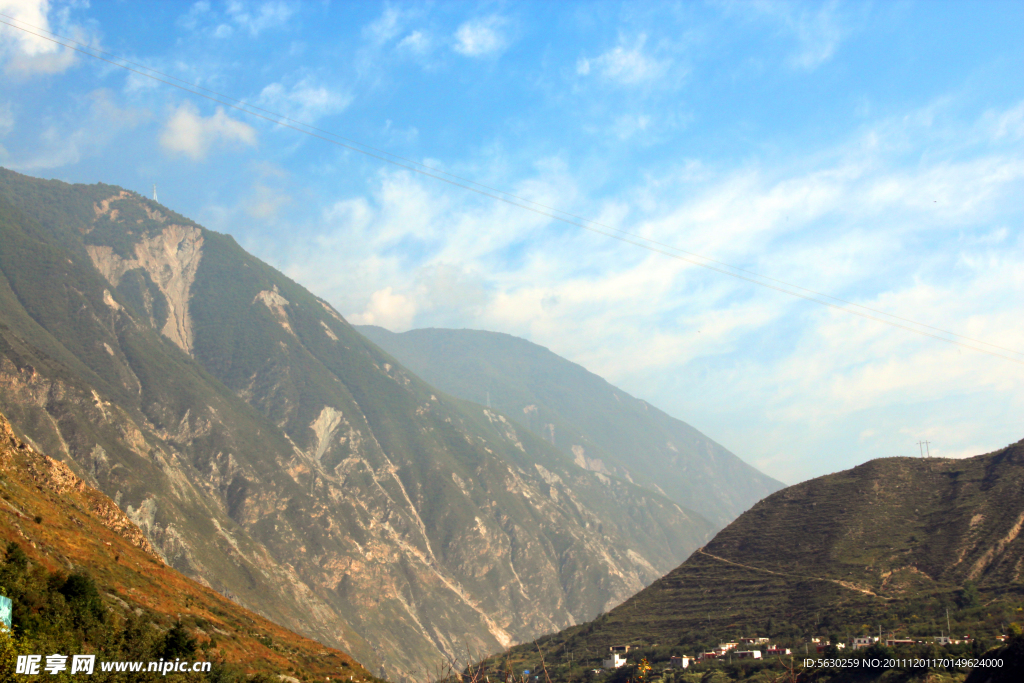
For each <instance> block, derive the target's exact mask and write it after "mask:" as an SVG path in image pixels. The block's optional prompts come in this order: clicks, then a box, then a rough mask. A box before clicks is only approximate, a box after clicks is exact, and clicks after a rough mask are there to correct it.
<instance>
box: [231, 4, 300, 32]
mask: <svg viewBox="0 0 1024 683" xmlns="http://www.w3.org/2000/svg"><path fill="white" fill-rule="evenodd" d="M227 14H228V16H229V17H231V19H232V21H234V22H235V24H236V25H238V27H239V28H242V29H244V30H246V31H248V32H249V35H251V36H258V35H259V34H260V33H262V32H263V31H265V30H267V29H270V28H280V27H281V26H284V25H285V24H286V23H288V20H289V19H290V18H291V17H292V15H293V14H295V10H294V9H293V8H292V7H291V5H289V4H288V3H286V2H281V1H280V0H277V1H270V2H262V3H259V5H258V6H256V7H253V5H252V3H245V2H240V0H232V1H231V2H229V3H228V7H227ZM218 30H219V29H218Z"/></svg>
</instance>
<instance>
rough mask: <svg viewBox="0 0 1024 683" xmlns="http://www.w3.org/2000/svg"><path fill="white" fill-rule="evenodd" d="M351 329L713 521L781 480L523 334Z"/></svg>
mask: <svg viewBox="0 0 1024 683" xmlns="http://www.w3.org/2000/svg"><path fill="white" fill-rule="evenodd" d="M356 329H358V330H359V331H360V332H362V333H363V334H365V335H366V336H367V337H369V338H370V339H371V340H372V341H373V342H374V343H376V344H377V345H378V346H380V347H381V348H383V349H384V350H385V351H387V352H388V353H390V354H391V355H393V356H394V357H395V358H397V359H398V360H399V361H400V362H401V363H402V364H403V365H405V366H406V367H407V368H409V369H410V370H412V371H413V372H415V373H416V374H417V375H419V376H420V377H422V378H423V379H425V380H426V381H427V382H430V383H431V384H433V385H434V386H436V387H438V388H439V389H441V390H442V391H446V392H448V393H450V394H452V395H454V396H458V397H459V398H462V399H466V400H468V401H475V402H476V403H483V404H487V403H489V404H490V405H491V406H493V407H494V409H495V410H498V411H501V412H502V413H504V414H506V415H509V416H511V417H512V418H513V419H514V420H515V421H516V422H518V423H519V424H521V425H523V426H524V427H526V428H528V429H529V430H530V431H532V432H533V433H534V434H536V435H537V436H540V437H541V438H543V439H545V440H546V441H548V442H550V443H551V444H553V445H554V446H556V447H557V448H558V449H559V450H561V451H562V452H563V453H565V454H566V455H567V456H568V457H569V458H572V459H573V460H574V461H575V462H576V464H577V465H579V466H580V467H584V468H586V469H588V470H591V471H594V472H601V473H604V474H612V475H616V476H619V477H623V478H625V479H628V480H629V481H633V482H636V483H637V484H640V485H641V486H644V487H646V488H650V489H653V490H656V491H659V492H660V493H663V494H664V495H666V496H668V497H669V498H671V499H672V500H674V501H676V502H677V503H679V504H680V505H683V506H685V507H687V508H689V509H691V510H696V511H697V512H699V513H700V514H702V515H704V516H705V517H707V518H708V519H710V520H712V521H713V522H715V523H716V524H717V525H718V526H720V527H721V526H724V525H726V524H728V523H729V522H730V521H732V520H733V519H735V518H736V516H737V515H739V514H740V513H741V512H743V511H744V510H746V509H747V508H749V507H750V506H751V505H753V504H754V503H756V502H757V501H759V500H761V499H762V498H764V497H765V496H767V495H768V494H769V493H772V492H773V491H777V490H779V489H780V488H782V484H781V483H780V482H778V481H776V480H774V479H772V478H771V477H768V476H765V475H764V474H762V473H761V472H759V471H757V470H756V469H754V468H753V467H751V466H750V465H747V464H746V463H744V462H743V461H742V460H740V459H739V458H737V457H736V456H735V455H733V454H732V453H730V452H729V451H727V450H726V449H725V448H723V447H722V446H719V445H718V444H717V443H715V442H714V441H712V440H711V439H709V438H708V437H706V436H704V435H703V434H701V433H700V432H698V431H697V430H696V429H694V428H693V427H691V426H690V425H688V424H686V423H684V422H681V421H679V420H677V419H675V418H673V417H670V416H669V415H666V414H665V413H663V412H662V411H660V410H658V409H657V408H655V407H654V406H652V405H650V404H649V403H647V402H646V401H642V400H639V399H636V398H633V397H632V396H630V395H629V394H627V393H626V392H624V391H622V390H621V389H618V388H616V387H614V386H612V385H611V384H608V382H606V381H604V380H603V379H601V378H600V377H598V376H597V375H595V374H593V373H591V372H588V371H587V370H586V369H585V368H583V367H581V366H579V365H577V364H575V363H572V362H570V361H567V360H566V359H564V358H561V357H560V356H557V355H555V354H554V353H552V352H551V351H549V350H548V349H546V348H544V347H543V346H538V345H536V344H533V343H531V342H528V341H526V340H525V339H519V338H518V337H513V336H511V335H507V334H500V333H497V332H482V331H479V330H444V329H425V330H411V331H409V332H403V333H401V334H395V333H393V332H389V331H388V330H385V329H384V328H381V327H374V326H357V327H356Z"/></svg>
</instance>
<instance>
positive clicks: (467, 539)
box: [0, 170, 713, 679]
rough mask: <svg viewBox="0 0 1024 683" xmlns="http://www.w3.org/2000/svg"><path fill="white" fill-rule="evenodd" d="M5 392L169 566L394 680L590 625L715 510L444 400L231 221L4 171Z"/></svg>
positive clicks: (0, 367)
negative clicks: (580, 460)
mask: <svg viewBox="0 0 1024 683" xmlns="http://www.w3.org/2000/svg"><path fill="white" fill-rule="evenodd" d="M0 410H3V411H4V412H5V413H6V414H7V415H8V416H9V417H10V419H11V421H12V423H13V424H14V425H15V426H16V427H17V428H18V429H20V430H21V431H22V433H23V434H25V435H26V437H27V438H28V439H30V440H31V442H32V443H34V444H37V445H39V446H40V448H41V449H42V450H45V451H46V452H48V453H50V454H51V455H53V456H54V457H58V458H61V459H63V460H65V461H66V462H67V463H68V464H69V465H70V466H71V467H73V468H74V469H75V471H76V472H77V473H78V474H79V476H81V477H82V478H83V479H84V480H86V481H87V482H89V483H90V484H92V485H95V486H96V487H97V488H99V489H101V490H102V491H104V492H105V493H106V494H107V495H109V496H110V497H111V498H112V499H114V500H115V501H116V502H117V504H118V505H119V506H120V507H121V508H122V509H123V510H124V511H125V512H126V513H127V514H128V516H129V517H130V518H131V519H132V521H133V522H134V523H135V524H137V525H138V526H139V527H140V528H141V529H142V530H143V531H144V533H145V534H146V536H147V538H148V539H149V541H150V542H151V543H152V544H153V547H154V549H155V551H156V552H157V553H159V554H160V556H161V557H162V558H164V559H165V560H166V561H167V563H168V564H170V565H171V566H173V567H175V568H176V569H179V570H180V571H182V572H184V573H185V574H187V575H189V576H191V577H194V578H196V579H197V580H200V581H202V582H205V583H206V584H207V585H209V586H211V587H213V588H215V589H216V590H218V591H220V592H221V593H223V594H225V595H228V596H230V597H231V598H232V599H235V600H237V601H238V602H240V603H241V604H243V605H245V606H247V607H249V608H250V609H253V610H255V611H258V612H260V613H261V614H263V615H265V616H267V617H268V618H271V619H273V620H274V621H276V622H278V623H280V624H282V625H284V626H287V627H288V628H291V629H294V630H297V631H299V632H301V633H304V634H307V635H310V636H313V637H315V638H317V639H319V640H321V641H323V642H325V643H328V644H332V645H336V646H338V647H340V648H342V649H344V650H346V651H348V652H350V653H352V654H353V655H354V656H355V657H356V658H357V659H358V660H359V661H361V662H363V663H364V664H366V665H367V666H369V667H371V669H372V670H373V671H374V673H379V672H381V671H383V672H384V673H385V674H387V675H388V676H389V677H392V678H402V677H404V678H416V679H421V678H422V676H423V672H424V671H433V670H434V669H435V667H436V665H437V664H438V662H440V661H442V660H454V661H467V660H469V659H471V658H474V657H478V656H480V655H481V654H483V653H485V652H491V651H494V650H497V649H500V648H502V647H504V646H507V645H508V644H511V643H514V642H517V641H521V640H524V639H529V638H533V637H535V636H536V635H538V634H540V633H544V632H548V631H552V630H556V629H559V628H563V627H565V626H569V625H571V624H573V623H578V622H580V621H583V620H585V619H588V618H590V617H592V616H593V615H595V614H597V613H599V612H600V611H602V610H604V609H607V608H609V607H611V606H613V605H615V604H617V603H619V602H620V601H622V600H623V599H625V598H626V597H628V596H629V595H631V594H632V593H635V592H636V591H637V590H639V589H641V588H642V587H643V586H645V585H647V584H649V583H650V582H651V581H653V580H655V579H656V578H658V577H659V576H661V575H662V574H664V573H665V572H666V571H668V570H669V569H671V568H672V567H673V566H675V565H676V564H678V563H679V562H680V561H681V560H682V559H683V558H684V557H686V556H687V555H688V554H689V553H690V552H692V550H693V549H694V548H696V547H697V546H699V545H701V544H702V543H704V542H705V541H706V539H707V538H709V537H710V533H711V531H712V528H713V526H712V524H711V523H710V522H708V521H707V520H706V519H704V518H703V517H701V516H700V515H698V514H696V513H694V512H691V511H689V510H687V509H685V508H684V507H683V506H681V505H679V504H677V503H675V502H673V501H671V500H670V499H668V498H666V497H664V496H662V495H660V494H658V493H655V492H652V491H650V490H648V489H644V488H641V487H640V486H637V485H633V484H631V483H629V482H628V481H625V480H623V479H620V478H617V477H608V476H606V475H603V474H600V473H595V472H593V471H590V470H588V469H585V468H583V467H579V466H577V465H576V464H574V463H573V461H572V459H569V458H566V457H565V456H564V455H563V454H562V453H561V452H560V451H559V450H558V449H556V448H554V447H552V446H551V445H550V444H549V443H547V442H546V441H544V440H543V439H540V438H537V437H536V436H534V435H533V434H532V433H531V432H530V431H529V430H526V429H524V428H522V427H520V426H518V425H516V424H514V423H513V422H512V421H511V420H509V419H508V418H507V417H506V416H504V415H502V414H501V413H500V412H499V411H496V410H487V409H485V408H483V407H481V406H479V405H474V404H470V403H467V402H464V401H461V400H458V399H456V398H451V397H449V396H447V395H445V394H442V393H441V392H440V391H438V390H437V389H434V388H433V387H431V386H430V385H428V384H426V383H425V382H423V381H422V380H421V379H419V378H418V377H416V376H415V375H413V374H412V373H410V372H409V371H408V370H406V369H405V368H404V367H402V366H401V365H400V364H399V363H397V362H396V361H394V359H393V358H391V357H390V356H389V355H388V354H386V353H384V352H383V351H381V350H380V349H379V348H377V347H376V346H375V345H374V344H372V343H371V342H369V341H368V340H367V339H366V338H365V337H364V336H362V335H360V334H359V333H357V332H356V331H355V330H353V329H352V327H351V326H350V325H349V324H348V323H347V322H345V321H344V320H343V319H342V317H341V316H340V315H338V313H337V312H336V311H334V309H332V308H331V306H330V305H328V304H327V303H326V302H324V301H322V300H320V299H318V298H317V297H315V296H314V295H312V294H311V293H310V292H308V291H307V290H305V289H304V288H302V287H301V286H300V285H298V284H296V283H295V282H292V281H291V280H289V279H288V278H286V277H285V276H284V275H282V274H281V273H279V272H278V271H276V270H274V269H273V268H271V267H270V266H268V265H266V264H265V263H262V262H261V261H259V260H258V259H256V258H254V257H252V256H251V255H249V254H247V253H246V252H245V251H243V250H242V249H241V248H240V247H239V246H238V244H236V243H235V241H234V240H233V239H232V238H231V237H229V236H226V235H222V234H218V233H215V232H211V231H209V230H206V229H204V228H202V227H201V226H199V225H197V224H196V223H194V222H193V221H191V220H189V219H187V218H185V217H184V216H180V215H178V214H176V213H174V212H173V211H170V210H168V209H167V208H166V207H163V206H161V205H159V204H157V203H155V202H152V201H150V200H148V199H146V198H144V197H142V196H140V195H138V194H136V193H133V192H129V191H126V190H123V189H121V188H118V187H113V186H110V185H103V184H97V185H88V186H86V185H68V184H65V183H61V182H57V181H43V180H38V179H34V178H29V177H26V176H22V175H19V174H16V173H13V172H10V171H6V170H0Z"/></svg>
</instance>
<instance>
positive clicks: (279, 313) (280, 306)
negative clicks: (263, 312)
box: [252, 285, 297, 337]
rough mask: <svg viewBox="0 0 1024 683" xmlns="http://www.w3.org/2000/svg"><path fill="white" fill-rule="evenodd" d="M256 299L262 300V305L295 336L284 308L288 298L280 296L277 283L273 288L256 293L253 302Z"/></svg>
mask: <svg viewBox="0 0 1024 683" xmlns="http://www.w3.org/2000/svg"><path fill="white" fill-rule="evenodd" d="M257 301H261V302H263V305H264V306H266V307H267V308H268V309H270V312H271V313H273V314H274V317H275V318H277V322H278V323H279V324H280V325H281V327H283V328H284V329H285V330H287V331H288V332H289V333H291V335H292V336H293V337H297V335H296V334H295V330H293V329H292V325H291V323H290V322H289V321H288V311H286V310H285V309H284V307H285V306H287V305H288V303H289V302H288V299H285V298H284V297H283V296H281V293H280V292H279V291H277V285H274V288H273V289H265V290H263V291H262V292H260V293H259V294H257V295H256V298H255V299H253V300H252V302H253V303H256V302H257Z"/></svg>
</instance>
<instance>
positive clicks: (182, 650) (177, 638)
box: [160, 621, 197, 659]
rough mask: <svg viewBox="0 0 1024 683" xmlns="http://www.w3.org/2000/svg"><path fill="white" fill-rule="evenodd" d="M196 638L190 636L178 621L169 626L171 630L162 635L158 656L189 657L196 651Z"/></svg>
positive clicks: (170, 657)
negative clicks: (162, 641)
mask: <svg viewBox="0 0 1024 683" xmlns="http://www.w3.org/2000/svg"><path fill="white" fill-rule="evenodd" d="M196 646H197V643H196V639H195V638H193V637H192V634H191V633H189V631H188V629H187V628H185V627H184V626H182V624H181V622H180V621H178V622H176V623H175V624H174V626H172V627H171V630H170V631H168V632H167V635H166V636H164V643H163V647H162V648H160V656H161V657H163V658H164V659H174V658H175V657H191V656H192V655H194V654H195V652H196Z"/></svg>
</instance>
